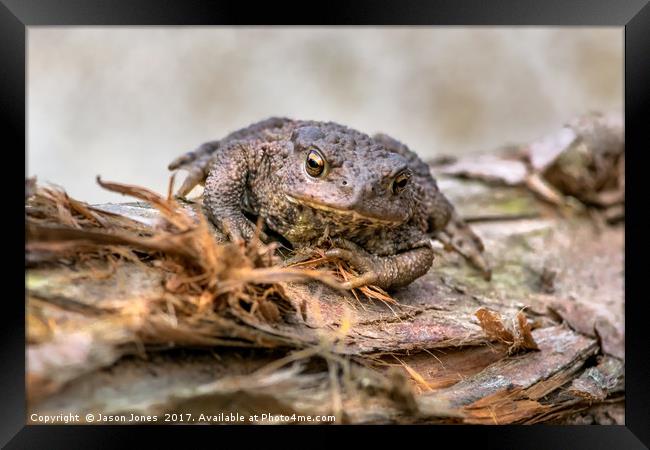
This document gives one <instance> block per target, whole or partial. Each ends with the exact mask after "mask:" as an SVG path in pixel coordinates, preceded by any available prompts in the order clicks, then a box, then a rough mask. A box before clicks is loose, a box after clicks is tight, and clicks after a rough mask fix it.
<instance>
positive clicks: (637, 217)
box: [0, 0, 650, 449]
mask: <svg viewBox="0 0 650 450" xmlns="http://www.w3.org/2000/svg"><path fill="white" fill-rule="evenodd" d="M0 24H1V25H0V35H1V39H0V55H1V59H0V61H2V62H1V63H0V114H2V116H1V117H2V120H1V121H0V124H1V125H0V126H2V128H3V133H2V142H3V145H2V148H3V150H4V154H5V155H6V157H5V161H7V160H8V157H9V156H12V155H16V156H18V150H17V149H19V148H23V149H25V151H27V147H26V128H25V127H26V115H25V113H26V79H25V75H26V70H25V67H26V66H25V64H26V29H27V27H30V26H39V25H48V26H71V25H72V26H73V25H233V24H242V25H262V24H264V25H271V24H278V25H297V24H303V25H335V24H338V25H470V26H471V25H482V26H488V25H494V26H499V25H522V26H526V25H529V26H616V27H625V124H626V131H625V137H626V145H627V147H628V149H629V151H627V152H626V153H627V158H626V171H627V172H628V173H627V180H628V189H627V194H628V195H627V198H626V203H627V211H626V236H628V237H630V238H631V242H632V245H628V246H626V249H625V250H626V251H625V275H626V282H625V288H626V292H625V298H626V299H627V301H626V342H627V345H626V404H625V421H626V425H625V426H596V427H593V426H565V427H558V426H544V425H541V426H530V427H518V426H506V427H503V426H502V427H480V428H479V427H467V426H463V427H446V426H445V427H441V426H437V427H409V429H408V430H405V429H398V430H395V428H394V427H372V429H370V430H368V427H329V428H328V429H327V434H326V433H324V432H323V430H321V433H320V436H319V441H322V443H325V442H326V441H331V442H332V443H336V442H339V441H340V440H341V439H342V436H341V435H340V433H341V432H349V431H353V432H359V431H361V432H366V434H368V435H372V436H374V437H378V438H380V439H382V440H383V439H384V438H385V436H386V433H388V432H390V431H391V430H392V431H397V432H398V433H397V434H398V439H400V440H401V441H402V442H410V441H411V440H412V439H415V438H416V435H420V436H417V439H418V440H420V439H422V440H421V442H424V443H427V442H429V444H426V445H440V444H441V442H443V441H442V438H443V435H447V436H444V437H446V438H450V439H451V442H452V443H453V445H454V446H457V445H458V444H461V445H462V444H463V443H465V442H467V440H468V439H469V440H476V441H477V442H476V445H480V446H481V448H485V447H486V446H488V447H492V446H494V447H497V448H545V449H547V448H572V449H574V448H590V449H598V448H603V449H605V448H607V449H610V448H617V449H618V448H648V445H650V407H649V406H648V405H650V399H649V398H648V384H649V383H648V382H649V381H650V358H648V356H647V355H648V334H647V331H646V330H645V328H647V322H648V321H649V316H648V315H647V314H646V310H645V308H646V307H645V304H646V302H647V301H646V298H645V297H647V294H646V295H643V294H644V288H645V289H646V291H647V289H648V288H647V287H645V286H644V284H643V275H642V274H641V271H642V270H643V266H644V264H643V262H644V258H643V256H644V254H643V253H642V252H643V251H644V249H645V248H648V247H647V246H644V245H643V243H644V241H645V242H647V240H645V239H644V235H645V233H646V232H645V231H644V230H645V228H646V227H645V225H644V221H643V218H642V212H641V211H642V210H643V208H644V206H645V205H644V204H643V203H644V200H645V198H644V197H643V195H644V193H643V192H644V189H643V184H642V183H643V182H642V180H643V172H642V171H643V170H644V168H645V167H648V166H647V165H646V164H644V163H645V161H644V159H643V158H644V157H645V156H646V155H647V153H648V151H647V148H645V146H644V145H645V144H646V142H647V141H645V140H644V134H645V133H644V132H645V131H646V130H647V128H648V125H647V123H648V118H650V114H649V105H650V96H649V95H648V91H649V90H648V86H650V79H649V78H650V45H649V43H650V6H649V5H648V0H608V1H605V0H591V1H590V0H545V1H539V0H499V1H492V2H485V1H483V2H481V1H479V0H473V1H470V0H438V1H429V2H423V1H417V0H408V1H405V0H402V1H393V2H390V1H377V0H375V1H372V0H363V1H361V0H357V1H349V2H340V1H339V2H321V3H315V2H312V3H305V2H303V3H295V4H293V3H290V2H286V3H278V2H256V3H249V2H234V1H230V2H225V1H210V0H186V1H169V0H130V1H129V0H122V1H115V0H47V1H46V0H40V1H37V0H0ZM12 159H14V160H17V161H22V163H23V164H24V163H25V159H22V160H21V159H19V158H12ZM19 165H20V164H19ZM12 169H13V164H11V165H10V166H9V170H7V171H6V172H8V173H7V175H11V176H14V175H15V176H16V178H18V171H17V170H15V169H13V170H12ZM25 173H26V171H25ZM23 181H24V180H23ZM23 181H21V180H19V179H18V180H13V179H12V180H11V182H6V183H5V186H13V185H14V183H16V185H18V186H20V185H21V183H22V182H23ZM19 200H20V195H19V194H17V193H14V192H13V189H12V190H10V194H5V196H4V201H3V204H2V205H3V207H5V208H8V211H7V213H5V214H4V216H5V217H4V220H3V221H2V222H3V223H4V225H9V226H10V227H11V229H10V230H9V231H8V232H7V233H6V234H5V235H4V237H5V243H4V244H5V245H4V248H5V249H6V250H11V251H13V252H15V253H16V256H17V255H18V252H22V251H23V250H24V247H23V249H21V248H20V246H21V245H22V243H19V242H18V239H14V238H12V236H15V235H20V233H21V230H22V232H23V233H24V223H23V224H20V223H19V220H20V219H19V217H20V214H21V213H20V212H19V208H23V211H24V204H23V205H22V206H19V205H18V202H19ZM20 201H22V200H20ZM14 207H15V211H14V210H13V208H14ZM645 207H646V208H647V206H645ZM14 228H15V229H14ZM9 233H11V234H9ZM17 257H18V256H17ZM13 261H14V260H13V257H11V256H10V255H5V262H6V263H7V264H6V265H7V266H9V267H8V268H7V269H6V271H9V270H12V267H13V268H14V269H15V270H16V271H18V270H19V268H18V267H17V264H15V263H13ZM5 277H6V278H5V280H6V281H8V283H6V284H5V289H3V291H2V292H3V293H4V295H3V296H2V299H3V301H2V303H1V305H2V310H3V316H4V317H3V318H4V321H3V326H2V327H1V328H2V341H1V342H2V345H1V348H2V358H0V367H1V369H0V377H1V381H0V389H2V395H1V396H0V404H1V405H2V407H1V409H2V410H3V418H2V420H0V444H1V445H3V446H6V448H59V447H65V448H95V447H113V446H116V445H120V446H121V445H126V446H133V445H134V443H133V440H132V439H133V433H134V432H135V431H140V430H148V431H152V430H153V433H151V434H155V435H156V436H158V437H160V436H164V439H165V440H168V439H170V438H172V437H171V436H170V433H168V432H167V431H165V430H168V429H169V427H160V426H158V427H150V426H148V427H128V426H35V425H25V422H26V417H25V414H26V412H25V411H26V405H25V379H24V377H25V323H24V313H25V310H24V304H22V303H21V302H19V301H17V299H18V298H20V292H21V289H20V287H19V283H20V281H19V280H20V276H19V275H18V274H16V276H15V277H13V276H11V275H10V274H9V272H5ZM14 285H15V286H16V290H17V291H18V293H15V294H14V292H13V290H8V289H7V288H8V287H10V286H11V287H12V288H13V286H14ZM22 292H23V295H24V287H23V289H22ZM173 428H174V434H175V435H176V436H177V438H176V439H179V442H180V443H181V445H187V443H188V442H196V439H197V438H202V437H203V434H204V433H206V432H210V433H212V432H214V431H218V432H221V433H228V434H229V435H230V436H229V437H233V436H232V433H235V431H238V432H239V433H241V435H239V433H237V434H238V435H237V436H236V438H239V439H246V440H250V438H251V437H255V435H258V436H259V434H260V433H262V432H263V431H262V430H261V429H262V427H254V428H250V427H239V428H236V429H233V428H231V427H189V428H188V427H173ZM351 428H354V429H353V430H351ZM181 430H182V433H181ZM242 431H243V433H242ZM307 431H308V428H307V427H305V428H296V427H290V431H287V428H286V427H272V428H264V433H265V434H266V433H269V432H270V433H272V434H276V433H282V434H277V438H278V439H281V440H282V441H283V442H285V443H286V442H287V441H295V442H298V443H300V442H303V443H304V442H305V440H304V439H305V438H304V437H302V436H301V435H302V433H304V432H307ZM368 431H369V433H367V432H368ZM185 433H187V434H185ZM400 436H401V437H400ZM210 439H214V437H211V438H210ZM167 442H168V443H171V442H172V441H167ZM213 445H215V444H214V442H213ZM305 445H306V444H305ZM192 446H193V447H194V444H192Z"/></svg>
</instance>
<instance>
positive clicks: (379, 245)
mask: <svg viewBox="0 0 650 450" xmlns="http://www.w3.org/2000/svg"><path fill="white" fill-rule="evenodd" d="M169 169H170V170H176V169H185V170H187V171H188V172H189V175H188V177H187V179H186V180H185V182H184V184H183V186H182V187H181V189H180V190H179V192H178V194H179V195H180V196H185V195H187V194H188V193H189V192H190V191H191V190H192V188H193V187H194V186H196V185H197V184H200V183H201V184H203V183H204V184H205V189H204V194H203V203H204V208H205V211H206V213H207V215H208V217H209V219H210V220H211V221H212V222H213V223H214V224H215V225H216V226H217V227H218V228H219V229H220V230H221V231H223V232H224V233H225V234H226V235H227V236H228V237H229V238H230V239H245V240H248V239H250V238H251V237H252V236H253V234H254V232H255V224H254V223H253V222H252V221H251V220H250V219H249V218H248V217H247V216H246V214H248V215H249V216H255V217H261V218H262V219H263V221H264V225H265V226H266V228H267V230H272V231H273V232H275V233H277V234H279V235H281V236H282V237H283V238H284V239H286V240H287V241H288V242H289V243H290V244H291V245H292V246H293V247H294V248H295V249H305V248H309V247H312V246H314V245H318V244H319V243H321V242H323V240H324V239H325V238H330V239H331V240H332V242H333V244H334V248H332V249H330V250H328V251H327V252H326V255H327V256H328V257H330V258H340V259H342V260H345V261H347V262H348V263H350V264H351V265H352V266H354V267H356V268H358V269H359V270H360V271H361V275H360V276H359V277H357V278H355V279H353V280H350V281H349V282H347V283H346V287H348V288H353V287H359V286H362V285H366V284H373V285H376V286H379V287H382V288H384V289H390V288H393V287H398V286H404V285H407V284H409V283H411V282H412V281H413V280H415V279H417V278H419V277H420V276H422V275H424V274H425V273H426V272H427V271H428V270H429V268H430V267H431V265H432V263H433V258H434V253H433V249H432V247H431V239H432V238H434V239H439V240H440V241H442V242H443V243H445V244H446V245H447V246H449V247H452V248H454V249H455V250H456V251H458V252H459V253H461V254H463V255H464V256H465V257H467V258H469V259H470V260H471V261H472V262H473V263H474V264H475V265H477V266H479V267H480V268H482V269H484V271H487V270H489V269H488V268H487V264H486V263H485V260H484V259H483V257H482V254H481V252H482V250H483V246H482V243H481V241H480V240H479V239H478V237H476V235H475V234H474V233H473V232H472V231H471V230H470V229H469V227H468V226H467V225H466V224H465V223H464V222H463V221H462V220H461V219H460V218H459V217H458V215H457V214H456V213H455V210H454V208H453V206H452V205H451V204H450V203H449V202H448V201H447V199H446V198H445V197H444V195H443V194H442V193H441V192H440V190H439V189H438V186H437V184H436V181H435V180H434V179H433V177H432V176H431V174H430V171H429V167H428V166H427V165H426V164H425V163H424V162H422V161H421V160H420V159H419V158H418V156H417V155H416V154H415V153H414V152H412V151H411V150H409V149H408V148H407V147H406V146H405V145H403V144H401V143H400V142H398V141H396V140H394V139H392V138H391V137H389V136H386V135H375V136H374V137H370V136H368V135H367V134H364V133H361V132H359V131H356V130H353V129H350V128H347V127H345V126H343V125H339V124H337V123H333V122H316V121H303V120H291V119H286V118H270V119H267V120H264V121H261V122H257V123H255V124H252V125H250V126H248V127H246V128H243V129H241V130H239V131H236V132H234V133H231V134H229V135H228V136H226V137H225V138H223V139H221V140H218V141H212V142H208V143H205V144H203V145H201V146H200V147H199V148H198V149H196V150H195V151H193V152H190V153H187V154H185V155H183V156H181V157H179V158H177V159H176V160H175V161H174V162H172V163H171V164H170V165H169Z"/></svg>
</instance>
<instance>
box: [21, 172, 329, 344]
mask: <svg viewBox="0 0 650 450" xmlns="http://www.w3.org/2000/svg"><path fill="white" fill-rule="evenodd" d="M98 182H99V183H100V184H101V185H102V186H103V187H104V188H106V189H109V190H111V191H115V192H120V193H123V194H125V195H130V196H133V197H136V198H138V199H141V200H144V201H146V202H149V203H151V204H152V205H153V206H154V207H155V208H157V209H158V211H159V212H160V215H161V218H160V220H159V221H158V223H157V225H156V226H155V227H153V228H150V229H148V230H147V233H146V234H145V235H143V233H140V228H139V226H140V224H138V226H134V227H132V228H130V227H128V226H127V227H124V226H123V225H124V223H123V222H119V223H114V222H113V221H114V220H118V221H120V220H121V219H116V217H119V216H115V215H113V214H108V213H104V212H103V211H100V210H97V211H93V210H91V209H90V207H89V206H88V205H86V204H85V203H83V202H79V201H76V200H73V199H71V198H70V197H69V196H67V194H65V193H64V192H62V191H59V190H56V189H39V188H38V187H37V188H36V189H35V190H34V193H33V195H32V196H31V198H30V200H29V202H28V204H31V205H32V206H34V207H33V208H28V210H27V234H28V241H27V245H26V252H27V254H28V255H30V254H34V253H36V254H38V253H43V252H47V253H49V259H50V260H51V261H59V262H61V261H62V260H63V261H66V260H67V261H73V262H77V263H80V262H82V261H83V260H84V259H87V258H89V257H90V256H91V255H92V256H93V257H94V258H95V259H98V260H101V261H104V262H108V263H109V264H115V261H116V259H130V260H132V261H134V262H136V263H138V264H144V265H145V266H146V267H149V268H152V269H156V270H161V271H162V272H163V274H164V280H163V286H164V289H165V292H166V294H164V295H160V296H159V297H157V298H153V299H148V300H147V301H145V302H133V303H132V304H133V305H134V306H133V308H131V309H129V308H124V309H123V310H121V311H120V313H121V314H123V315H125V316H131V315H136V316H139V317H142V318H143V320H142V321H141V322H142V323H143V326H142V329H141V334H142V337H144V338H146V339H145V340H147V341H152V342H155V341H156V340H158V341H164V339H169V340H170V341H174V340H175V339H176V340H178V341H180V342H179V343H186V344H191V343H193V342H194V341H197V340H198V341H200V342H205V341H206V339H207V340H208V341H209V340H210V337H209V335H210V333H209V331H207V330H212V331H214V328H215V323H217V324H219V323H220V324H221V325H223V326H224V327H225V328H226V329H230V330H231V331H232V332H233V334H234V336H232V337H233V338H234V339H237V342H238V340H239V339H241V338H243V336H242V335H244V336H246V337H249V338H250V337H251V336H254V335H255V333H254V331H255V330H253V329H248V328H246V327H243V328H242V329H241V330H239V332H238V331H237V329H238V327H237V326H234V325H231V326H228V327H226V323H227V322H228V320H225V319H224V318H225V317H226V316H228V314H230V313H232V312H233V311H235V310H236V311H235V312H236V314H240V315H241V314H249V315H251V316H255V317H256V318H257V320H260V321H264V322H268V323H273V322H277V321H279V320H280V318H281V316H282V314H283V312H287V310H288V309H290V308H291V305H290V303H289V302H287V301H286V298H285V293H284V289H283V287H282V285H281V283H286V282H296V281H305V280H318V281H320V282H322V283H324V284H326V285H328V286H330V287H333V288H337V289H338V288H339V283H338V282H337V280H335V279H334V277H332V276H329V275H328V274H326V273H324V272H323V271H318V270H310V269H298V268H290V267H289V268H286V267H281V260H280V257H279V256H277V255H276V254H275V247H274V246H273V245H265V244H263V243H262V242H260V241H259V239H257V237H256V238H255V239H253V240H252V241H251V242H248V243H245V242H232V243H218V242H217V241H216V240H215V239H214V237H213V236H212V234H211V233H210V229H209V227H208V225H207V223H206V219H205V218H204V217H203V216H202V215H200V214H199V215H192V214H191V213H190V212H189V211H188V210H187V209H186V208H184V207H182V206H180V205H179V204H178V203H177V202H176V201H175V200H174V199H173V198H167V199H165V198H163V197H161V196H159V195H158V194H156V193H154V192H152V191H150V190H147V189H144V188H140V187H137V186H130V185H124V184H118V183H107V182H102V181H101V180H99V179H98ZM98 218H99V219H98ZM136 252H137V256H136ZM85 276H90V277H93V276H101V274H100V272H98V271H95V272H86V273H85ZM229 320H232V317H231V318H230V319H229ZM240 327H241V326H240ZM217 328H219V327H217ZM202 330H203V331H204V332H202ZM213 334H214V333H213ZM156 336H157V337H156ZM212 337H213V338H216V336H212ZM263 340H264V339H262V338H261V337H260V336H255V337H254V339H253V341H254V342H260V341H263ZM217 341H219V339H217ZM212 342H215V341H212ZM194 343H196V342H194Z"/></svg>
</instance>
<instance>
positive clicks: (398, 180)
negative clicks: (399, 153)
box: [392, 170, 411, 194]
mask: <svg viewBox="0 0 650 450" xmlns="http://www.w3.org/2000/svg"><path fill="white" fill-rule="evenodd" d="M410 179H411V172H409V171H408V170H404V171H402V172H400V173H399V174H397V176H396V177H395V179H394V180H393V184H392V189H393V193H394V194H399V193H400V192H402V191H403V190H404V189H405V188H406V186H407V185H408V184H409V180H410Z"/></svg>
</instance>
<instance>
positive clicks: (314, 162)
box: [305, 149, 325, 177]
mask: <svg viewBox="0 0 650 450" xmlns="http://www.w3.org/2000/svg"><path fill="white" fill-rule="evenodd" d="M305 169H306V170H307V173H308V174H309V175H311V176H312V177H319V176H321V175H322V174H323V172H324V171H325V158H323V155H321V153H320V152H319V151H318V150H315V149H312V150H309V153H308V154H307V160H306V161H305Z"/></svg>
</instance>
